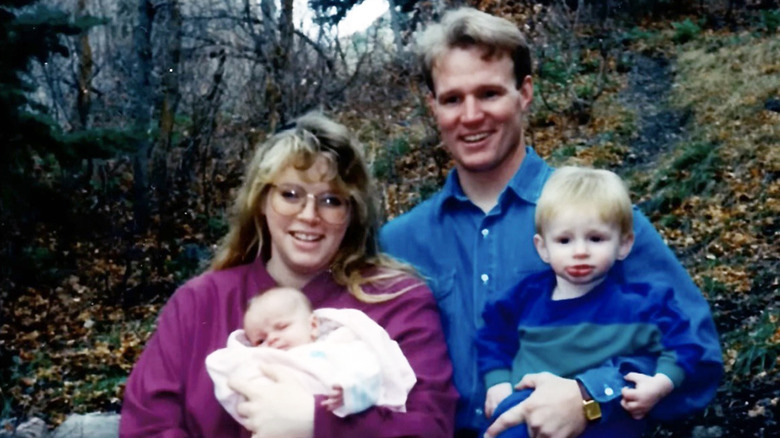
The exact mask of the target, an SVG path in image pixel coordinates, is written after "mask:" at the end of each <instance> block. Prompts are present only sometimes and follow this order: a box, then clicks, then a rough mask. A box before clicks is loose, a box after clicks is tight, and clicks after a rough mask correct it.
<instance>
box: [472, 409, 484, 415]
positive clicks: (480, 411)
mask: <svg viewBox="0 0 780 438" xmlns="http://www.w3.org/2000/svg"><path fill="white" fill-rule="evenodd" d="M474 412H475V413H476V414H477V417H482V416H483V415H485V414H484V412H483V411H482V409H479V408H477V409H475V410H474Z"/></svg>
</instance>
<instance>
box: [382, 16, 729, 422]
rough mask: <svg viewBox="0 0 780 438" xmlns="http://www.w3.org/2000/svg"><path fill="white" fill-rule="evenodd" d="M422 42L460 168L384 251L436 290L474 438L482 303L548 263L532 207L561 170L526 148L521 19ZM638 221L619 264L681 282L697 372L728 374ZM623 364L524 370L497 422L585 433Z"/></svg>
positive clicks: (691, 398)
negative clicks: (558, 372)
mask: <svg viewBox="0 0 780 438" xmlns="http://www.w3.org/2000/svg"><path fill="white" fill-rule="evenodd" d="M418 45H419V56H420V61H421V64H422V67H423V74H424V76H425V79H426V82H427V84H428V87H429V89H430V94H429V96H428V105H429V107H430V108H431V110H432V112H433V114H434V116H435V118H436V121H437V124H438V126H439V130H440V133H441V139H442V142H443V143H444V146H445V147H446V148H447V150H448V152H449V153H450V155H451V156H452V158H453V159H454V161H455V169H454V170H453V171H452V172H450V174H449V176H448V178H447V181H446V182H445V184H444V187H443V188H442V189H441V190H440V191H439V192H438V193H436V194H435V195H434V196H433V197H431V198H430V199H428V200H427V201H425V202H423V203H422V204H420V205H418V206H417V207H415V208H414V209H413V210H412V211H410V212H409V213H407V214H405V215H403V216H401V217H399V218H397V219H395V220H393V221H391V222H390V223H388V224H387V225H386V226H385V227H384V228H383V229H382V232H381V235H380V241H381V244H382V247H383V249H384V250H385V251H386V252H388V253H390V254H391V255H393V256H396V257H398V258H400V259H402V260H405V261H407V262H409V263H411V264H412V265H414V266H415V267H416V268H417V269H418V270H419V271H420V273H421V274H422V275H424V276H425V277H426V278H427V279H428V281H429V285H430V287H431V289H432V290H433V292H434V294H435V295H436V299H437V301H438V303H439V307H440V310H441V313H442V320H443V326H444V331H445V336H446V338H447V342H448V346H449V349H450V355H451V357H452V361H453V367H454V371H455V373H454V380H455V386H456V387H457V389H458V391H459V392H460V395H461V400H460V403H459V406H458V414H457V422H456V427H457V428H458V430H459V431H458V433H457V434H456V435H457V436H459V437H471V436H477V433H478V431H480V430H483V429H484V427H486V426H487V420H486V418H485V415H484V412H483V411H482V407H483V405H484V401H485V388H484V385H483V384H482V382H481V381H480V378H479V374H478V371H477V355H476V348H475V345H474V340H475V336H476V332H477V330H478V329H479V328H480V327H481V326H482V319H481V315H482V310H483V307H484V305H485V303H486V302H487V301H488V300H490V299H491V298H494V297H495V296H496V294H499V293H501V292H502V291H504V290H506V289H509V288H510V287H511V286H513V285H515V284H517V283H519V282H520V281H521V280H522V279H523V278H525V277H526V276H528V275H529V274H530V273H532V272H536V271H540V270H543V269H545V268H546V266H545V264H544V263H543V262H542V260H541V259H540V258H539V256H538V255H537V253H536V251H535V249H534V245H533V235H534V213H535V207H536V200H537V199H538V197H539V194H540V192H541V189H542V186H543V185H544V183H545V181H546V180H547V178H548V176H549V175H550V173H551V172H552V169H551V168H550V167H549V166H548V165H547V164H546V163H545V162H544V161H543V160H542V159H541V158H540V157H539V156H538V155H537V154H536V153H535V152H534V150H533V149H532V148H530V147H527V146H525V139H524V132H523V120H524V118H525V116H526V114H527V113H528V110H529V108H530V105H531V101H532V99H533V81H532V78H531V57H530V51H529V49H528V46H527V45H526V43H525V40H524V37H523V35H522V33H521V32H520V31H519V30H518V29H517V27H516V26H515V25H514V24H512V23H511V22H509V21H507V20H505V19H501V18H498V17H494V16H491V15H488V14H485V13H482V12H479V11H476V10H474V9H470V8H461V9H458V10H455V11H450V12H448V13H447V14H445V15H444V16H443V18H442V20H441V22H440V23H436V24H433V25H431V26H429V27H428V28H427V29H426V31H425V32H424V33H423V34H422V35H421V37H420V39H419V41H418ZM634 217H635V220H634V233H635V236H636V242H635V245H634V249H633V251H632V253H631V255H630V256H629V257H628V258H627V259H626V260H625V261H624V262H622V263H620V264H618V265H616V268H615V269H617V270H618V272H619V273H620V275H623V276H624V277H625V278H630V279H631V280H632V281H634V282H653V279H654V278H657V279H663V280H664V281H665V282H667V283H669V284H673V285H674V286H675V288H676V289H675V298H676V299H677V300H678V302H679V303H680V304H681V306H682V308H683V309H684V310H685V311H686V312H687V313H688V316H689V317H690V319H691V325H692V331H693V333H694V334H695V336H696V337H697V341H698V343H699V344H700V345H702V346H703V348H704V352H703V354H702V357H703V361H702V362H701V363H700V364H697V365H695V369H696V371H697V372H706V373H708V374H709V375H713V376H720V375H721V373H722V369H721V367H720V366H719V365H718V364H720V363H721V360H722V359H721V351H720V346H719V343H718V336H717V333H716V331H715V325H714V323H713V321H712V316H711V314H710V310H709V306H708V304H707V302H706V301H705V300H704V298H703V297H702V295H701V293H700V291H699V290H698V288H697V287H696V285H695V284H694V283H693V281H692V280H691V278H690V276H689V275H688V274H687V272H686V271H685V270H684V268H683V267H682V266H681V265H680V263H679V262H678V261H677V259H676V258H675V256H674V254H673V253H672V252H671V251H670V250H669V248H668V247H667V246H666V245H665V244H664V243H663V240H662V239H661V237H660V236H659V235H658V233H657V232H656V231H655V229H654V228H653V226H652V224H650V222H649V221H648V220H647V218H646V217H645V216H644V215H642V214H641V213H640V212H639V211H638V210H637V211H635V214H634ZM627 360H628V359H627ZM712 364H716V365H714V368H716V369H712V368H713V365H712ZM620 368H621V363H614V364H612V366H605V367H602V368H599V369H594V370H589V371H588V372H586V373H584V374H582V375H578V376H577V378H576V380H575V379H564V378H561V377H558V376H554V375H552V374H549V373H540V374H530V375H527V376H526V377H525V378H524V379H523V380H522V383H523V384H524V386H525V387H532V388H535V390H534V392H533V394H532V395H531V396H530V397H529V398H528V399H527V400H526V401H524V402H523V403H521V404H520V405H518V406H516V407H515V408H512V409H510V410H509V411H507V412H505V413H504V414H503V415H502V416H501V417H500V418H499V419H498V420H496V424H497V425H498V427H499V428H502V427H509V426H511V425H515V424H519V423H521V422H524V423H526V424H527V426H528V428H529V431H530V432H531V436H534V437H573V436H577V435H579V434H580V433H581V432H582V431H583V430H584V429H585V427H586V426H587V422H588V421H598V418H599V417H600V416H604V417H609V415H610V413H611V412H612V411H613V410H614V409H619V408H620V406H619V403H620V389H621V388H622V387H623V386H625V383H624V380H623V373H621V369H620ZM705 368H706V369H705ZM717 385H718V379H712V380H711V381H708V382H707V384H706V385H704V386H701V385H699V386H686V385H685V384H683V385H682V386H681V387H680V388H679V389H678V390H676V391H675V392H674V393H673V394H672V395H670V396H669V397H667V398H666V399H664V400H663V401H662V402H661V403H659V404H658V405H657V406H656V408H655V410H654V411H653V412H652V413H651V417H654V418H658V419H665V418H671V417H673V416H680V415H683V414H686V413H690V412H691V411H694V410H697V409H701V408H703V407H704V406H705V405H706V404H707V403H708V402H709V400H710V399H711V398H712V396H713V395H714V393H715V390H716V389H717ZM594 408H595V409H594Z"/></svg>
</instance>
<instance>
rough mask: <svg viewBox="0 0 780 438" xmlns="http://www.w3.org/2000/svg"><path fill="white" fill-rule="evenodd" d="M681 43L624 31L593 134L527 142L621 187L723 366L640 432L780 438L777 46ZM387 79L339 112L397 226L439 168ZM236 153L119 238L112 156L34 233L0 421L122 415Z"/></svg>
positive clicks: (193, 263) (203, 254) (428, 131)
mask: <svg viewBox="0 0 780 438" xmlns="http://www.w3.org/2000/svg"><path fill="white" fill-rule="evenodd" d="M678 34H679V32H677V31H675V29H673V28H672V29H670V28H662V29H648V30H637V29H633V30H631V31H630V32H627V33H626V35H625V41H623V44H624V46H625V48H624V49H623V50H622V51H617V52H614V53H612V55H611V57H610V61H611V65H610V67H611V68H610V72H611V73H610V75H609V83H608V84H607V86H606V87H605V92H604V93H603V94H602V95H601V96H600V97H599V99H598V100H597V101H596V102H595V104H594V106H593V108H592V111H591V117H590V119H589V120H587V123H584V124H580V123H578V122H576V121H572V120H571V119H570V117H568V116H567V115H561V114H558V113H556V112H554V111H545V109H544V108H543V107H542V106H541V105H540V103H539V102H538V101H537V103H536V110H537V112H536V114H535V116H534V117H532V118H531V120H530V123H531V126H530V127H529V137H530V139H531V141H532V142H533V144H534V145H535V147H536V148H537V150H539V151H540V153H541V154H542V155H544V156H545V157H547V158H548V159H549V160H551V162H553V163H556V164H561V163H564V162H576V163H581V164H593V165H596V166H599V167H609V168H612V169H615V170H616V171H618V172H619V173H621V174H622V175H624V176H625V177H626V178H627V179H628V180H629V181H630V183H631V187H632V192H633V195H634V198H635V201H636V202H637V203H639V204H640V206H641V207H642V208H643V209H644V210H645V212H646V213H647V214H648V215H649V217H650V218H651V219H652V220H653V221H654V223H655V224H656V226H657V227H658V229H659V230H660V232H661V233H662V235H663V236H664V237H665V238H666V239H667V241H668V243H669V244H670V246H671V247H672V248H673V249H674V250H675V252H676V253H677V254H678V256H679V257H680V258H681V260H682V261H683V263H684V264H685V265H686V267H687V268H688V269H689V271H690V272H691V275H692V276H693V278H694V279H695V281H696V282H697V284H698V285H699V286H700V287H701V289H702V291H703V293H704V294H705V295H706V297H707V299H708V300H709V302H710V303H711V305H712V309H713V314H714V317H715V320H716V324H717V326H718V329H719V331H720V334H721V338H722V345H723V351H724V361H725V363H726V376H725V378H724V380H723V382H721V385H720V389H719V391H718V394H717V397H716V399H715V401H714V402H713V403H712V404H711V406H710V407H709V408H708V409H707V411H706V412H704V413H702V414H700V415H698V416H696V417H694V418H691V419H687V420H685V421H681V422H678V423H674V424H670V425H665V426H664V427H662V428H659V429H658V430H656V431H654V432H653V433H652V435H653V436H659V437H661V436H664V437H665V436H680V437H688V436H695V437H719V436H738V437H769V436H779V435H780V434H779V433H778V430H780V429H778V424H777V421H778V419H779V418H780V414H779V413H778V409H779V408H778V402H779V401H780V389H778V388H780V379H779V378H778V369H780V363H778V361H779V360H780V329H779V328H778V318H779V317H780V310H779V309H778V302H780V277H779V274H778V273H780V247H779V246H778V244H777V241H778V238H779V237H780V225H778V221H779V220H780V178H778V175H780V113H779V112H777V110H776V109H773V108H776V107H780V38H779V37H778V36H777V35H772V34H767V33H762V32H759V31H755V30H753V31H745V32H742V33H730V32H725V31H719V32H713V31H706V32H704V33H702V34H697V35H694V37H692V38H690V40H689V41H687V42H684V43H683V42H681V40H680V39H678V41H677V42H676V43H675V42H674V40H675V37H676V35H678ZM621 66H622V67H621ZM383 74H384V76H382V75H377V78H376V79H375V80H376V84H375V86H376V87H388V84H396V86H397V87H398V89H399V90H400V91H399V92H398V93H395V94H392V95H391V94H389V93H388V95H386V96H383V100H382V105H381V107H380V106H379V105H376V103H374V102H372V101H367V100H365V99H360V98H358V97H357V96H355V98H354V99H351V100H350V99H348V101H349V102H351V104H350V106H349V107H344V108H340V109H339V111H337V114H340V117H341V118H342V120H343V121H344V122H345V123H347V124H349V125H350V126H352V127H353V128H354V129H355V130H356V131H357V132H358V133H359V136H360V138H361V139H362V140H363V141H364V143H365V144H366V146H367V155H368V156H369V157H370V159H371V160H372V163H373V167H374V171H375V173H376V174H377V177H378V178H379V179H380V181H381V189H382V192H383V195H384V207H385V210H386V213H387V216H388V217H393V216H395V215H397V214H399V213H401V212H403V211H405V210H406V209H408V208H410V207H411V206H412V205H414V204H415V203H417V202H419V200H420V199H423V198H424V197H426V196H428V195H429V194H430V193H432V192H433V191H434V190H435V189H436V188H437V187H438V185H439V184H440V183H441V181H442V180H443V178H444V176H445V175H446V172H447V170H448V169H449V167H450V166H451V163H450V162H449V159H448V158H447V156H446V153H444V152H443V151H442V150H441V148H440V147H439V146H437V141H436V136H435V130H434V129H433V127H432V126H433V125H432V123H431V120H430V119H429V117H428V116H427V115H426V114H425V111H424V107H423V103H422V100H420V99H419V96H420V93H419V90H416V89H414V88H413V89H409V86H408V83H409V82H410V79H409V78H408V77H407V76H405V75H404V73H403V72H401V73H398V72H396V71H395V70H391V71H389V72H385V73H383ZM388 76H390V77H388ZM572 80H574V81H577V80H585V79H582V78H580V77H573V78H572ZM368 85H371V84H370V83H369V84H368ZM364 95H365V93H364ZM244 153H245V151H244ZM227 156H231V155H230V154H229V155H227ZM241 156H242V154H232V157H233V158H225V159H222V160H219V161H214V162H213V163H212V165H213V166H214V174H215V175H219V177H218V179H217V180H215V181H211V184H209V185H208V187H205V186H204V187H196V188H193V187H180V188H177V189H173V190H172V193H171V196H170V199H171V203H172V206H171V207H172V208H169V209H168V210H167V211H168V212H170V213H167V214H168V215H169V217H164V215H162V214H161V215H159V216H156V217H155V221H154V223H153V226H152V229H151V231H150V232H148V233H147V234H145V235H144V236H141V237H133V238H131V237H130V236H133V233H132V232H131V230H132V227H131V222H130V219H131V210H130V208H129V205H130V204H129V198H130V195H129V193H130V186H131V175H132V173H131V169H130V166H129V164H128V163H126V162H121V161H118V162H116V163H113V167H111V169H110V174H109V177H108V178H107V179H106V181H105V182H104V184H102V185H100V184H97V185H94V186H93V190H92V191H86V192H81V193H77V194H73V196H75V197H76V198H77V199H78V201H79V205H81V206H82V207H81V209H80V210H79V211H77V212H73V213H72V215H64V216H65V217H63V221H66V220H67V219H68V218H69V217H76V218H80V219H79V220H80V222H78V223H75V224H68V225H67V226H66V225H63V226H62V227H40V228H39V229H36V230H35V231H34V233H35V236H36V240H35V243H34V244H33V245H31V246H30V247H29V248H27V249H26V254H27V256H28V259H29V260H33V261H34V262H35V265H34V266H32V265H31V267H30V272H29V273H25V275H18V276H16V277H15V278H17V280H16V281H14V282H10V281H7V280H4V281H3V283H2V286H3V295H2V297H3V302H2V306H1V309H0V312H1V318H2V319H0V370H2V371H0V379H1V380H2V385H0V391H2V392H1V395H2V409H3V411H2V415H0V417H2V418H8V417H24V416H40V417H42V418H44V419H45V420H46V421H47V422H48V423H49V424H50V425H56V424H58V423H60V422H61V421H62V420H63V419H64V418H65V416H66V415H67V414H69V413H71V412H82V413H83V412H90V411H116V410H118V409H120V407H121V399H122V390H123V384H124V381H125V379H126V377H127V375H128V372H129V371H130V369H131V368H132V366H133V363H134V362H135V360H136V359H137V357H138V355H139V354H140V352H141V351H142V348H143V345H144V343H145V341H146V340H147V339H148V337H149V336H150V334H151V332H152V331H153V330H154V324H155V318H156V315H157V313H158V312H159V310H160V308H161V306H162V305H163V304H164V302H165V300H166V298H167V297H168V296H169V295H170V294H171V293H172V291H173V290H174V289H175V287H176V285H177V284H179V283H180V282H181V281H183V280H184V279H186V278H187V277H189V276H191V275H193V274H194V273H196V272H197V271H198V270H199V269H200V267H199V266H200V263H202V261H203V260H204V259H207V258H208V254H209V250H210V248H211V246H212V245H213V243H214V242H215V241H216V240H217V239H218V238H219V236H220V235H221V233H223V232H224V230H225V224H224V219H223V213H224V210H225V208H226V203H227V200H228V199H229V198H230V188H231V187H235V186H236V185H237V183H238V178H239V177H240V171H241V161H240V157H241ZM206 194H207V196H206ZM204 199H205V200H208V201H204ZM174 200H175V201H174ZM73 230H79V232H76V233H74V232H73ZM19 278H21V279H22V280H18V279H19Z"/></svg>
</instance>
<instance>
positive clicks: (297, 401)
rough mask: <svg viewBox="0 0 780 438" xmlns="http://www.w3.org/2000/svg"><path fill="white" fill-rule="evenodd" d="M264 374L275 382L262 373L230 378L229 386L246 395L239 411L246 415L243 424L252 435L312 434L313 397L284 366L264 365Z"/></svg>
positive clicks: (267, 437) (276, 437)
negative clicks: (244, 377) (247, 376)
mask: <svg viewBox="0 0 780 438" xmlns="http://www.w3.org/2000/svg"><path fill="white" fill-rule="evenodd" d="M263 374H265V377H267V378H269V379H271V380H272V381H273V383H267V380H265V379H263V377H262V376H258V377H256V378H254V379H251V380H248V381H247V380H244V379H230V380H228V386H229V387H230V388H231V389H232V390H233V391H235V392H237V393H239V394H241V395H243V396H244V397H245V398H246V400H245V401H243V402H241V403H239V404H238V406H237V407H236V411H237V412H238V415H240V416H241V417H243V418H245V419H246V421H245V422H244V424H245V425H246V428H247V429H248V430H249V431H250V432H252V437H253V438H284V437H290V436H295V437H303V438H311V437H313V436H314V397H313V396H312V395H311V394H308V393H307V392H306V391H305V390H304V389H303V388H301V386H300V384H298V382H297V381H296V380H295V378H294V377H292V376H290V375H289V374H287V373H284V372H283V370H281V369H277V368H275V367H263ZM263 382H264V383H263Z"/></svg>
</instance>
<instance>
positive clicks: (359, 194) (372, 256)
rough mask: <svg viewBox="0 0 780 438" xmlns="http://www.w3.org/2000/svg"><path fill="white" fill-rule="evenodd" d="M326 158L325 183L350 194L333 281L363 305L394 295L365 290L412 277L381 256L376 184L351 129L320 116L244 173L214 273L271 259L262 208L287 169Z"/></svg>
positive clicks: (268, 145)
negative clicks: (347, 214) (370, 292)
mask: <svg viewBox="0 0 780 438" xmlns="http://www.w3.org/2000/svg"><path fill="white" fill-rule="evenodd" d="M321 157H322V158H325V160H326V161H327V163H328V168H329V171H328V173H327V175H326V179H327V180H328V181H330V182H332V183H333V184H334V186H335V188H336V189H337V190H339V191H342V192H343V193H345V194H347V195H348V196H349V199H350V205H351V209H352V214H351V218H350V222H349V225H348V226H347V231H346V233H345V235H344V239H343V240H342V242H341V245H340V247H339V250H338V252H337V253H336V255H335V256H334V258H333V260H332V262H331V264H330V270H331V274H332V276H333V279H334V281H336V282H337V283H338V284H341V285H343V286H346V287H347V289H348V290H349V292H350V293H351V294H352V295H354V296H355V297H356V298H358V299H359V300H361V301H365V302H379V301H385V300H387V299H390V298H392V297H394V296H396V295H398V294H400V293H403V292H405V290H402V291H400V292H398V293H395V294H384V295H376V294H366V293H365V291H364V289H363V285H365V284H367V283H379V282H382V281H385V280H389V279H396V278H401V277H402V276H403V275H404V274H413V273H414V271H413V269H412V268H411V267H409V266H407V265H405V264H402V263H400V262H397V261H395V260H394V259H391V258H390V257H388V256H386V255H383V254H381V253H380V252H379V249H378V244H377V232H378V229H379V225H378V213H377V206H376V196H375V192H374V187H373V183H372V181H371V177H370V176H369V173H368V168H367V167H366V164H365V161H364V160H363V157H362V153H361V147H360V145H359V143H358V142H357V140H356V139H355V138H354V137H353V136H352V135H351V133H350V132H349V129H347V127H345V126H344V125H341V124H339V123H337V122H335V121H333V120H331V119H329V118H327V117H325V116H324V115H322V114H320V113H309V114H306V115H304V116H302V117H300V118H298V119H297V120H296V121H295V123H294V124H293V126H292V127H290V128H289V129H286V130H284V131H282V132H279V133H277V134H275V135H273V136H272V137H271V138H269V139H268V140H267V141H265V142H264V143H263V144H262V145H260V146H259V147H258V148H257V149H256V150H255V153H254V156H253V157H252V160H251V161H250V162H249V165H248V166H247V168H246V171H245V173H244V180H243V183H242V184H241V187H240V188H239V189H238V193H237V194H236V198H235V201H234V204H233V209H232V211H231V217H230V228H229V230H228V233H227V234H226V235H225V237H224V238H223V239H222V241H221V242H220V245H219V247H218V248H217V251H216V254H215V256H214V259H213V260H212V263H211V268H212V269H214V270H220V269H226V268H230V267H233V266H237V265H241V264H245V263H249V262H251V261H253V260H254V259H255V258H257V257H262V258H263V260H264V261H267V260H268V259H269V258H270V256H271V253H270V252H271V247H270V234H269V232H268V225H267V223H266V218H265V215H264V214H263V205H264V203H265V199H266V197H267V195H268V191H269V189H270V188H271V185H272V184H273V179H274V178H275V177H276V176H277V175H278V174H279V173H280V172H282V171H283V170H284V169H286V168H287V167H288V166H293V167H294V168H295V169H297V170H301V171H303V170H306V169H308V168H310V167H311V166H312V165H313V164H314V162H315V161H316V160H317V159H318V158H321Z"/></svg>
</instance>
